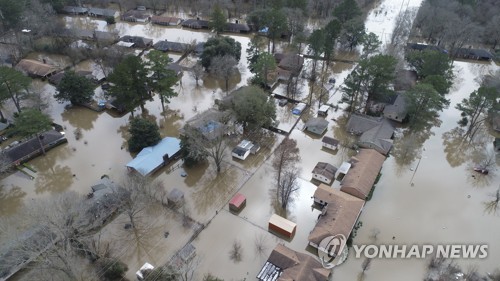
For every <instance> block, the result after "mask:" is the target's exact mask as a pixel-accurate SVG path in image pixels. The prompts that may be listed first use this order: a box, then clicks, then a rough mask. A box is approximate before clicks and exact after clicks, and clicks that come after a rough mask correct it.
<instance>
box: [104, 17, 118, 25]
mask: <svg viewBox="0 0 500 281" xmlns="http://www.w3.org/2000/svg"><path fill="white" fill-rule="evenodd" d="M106 23H107V24H115V23H116V20H115V18H114V17H106Z"/></svg>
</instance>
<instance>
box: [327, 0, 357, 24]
mask: <svg viewBox="0 0 500 281" xmlns="http://www.w3.org/2000/svg"><path fill="white" fill-rule="evenodd" d="M332 14H333V16H334V17H336V18H337V19H338V20H339V21H340V23H342V24H344V23H345V22H347V21H348V20H351V19H354V18H356V17H358V16H361V9H360V8H359V6H358V3H357V2H356V0H344V1H342V3H340V4H339V5H338V6H337V7H335V9H334V10H333V13H332Z"/></svg>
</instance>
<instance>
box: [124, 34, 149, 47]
mask: <svg viewBox="0 0 500 281" xmlns="http://www.w3.org/2000/svg"><path fill="white" fill-rule="evenodd" d="M120 42H124V43H127V44H119V45H123V46H124V47H129V48H140V49H146V48H149V47H151V46H153V39H149V38H145V37H142V36H130V35H125V36H123V37H121V38H120ZM120 42H118V43H120Z"/></svg>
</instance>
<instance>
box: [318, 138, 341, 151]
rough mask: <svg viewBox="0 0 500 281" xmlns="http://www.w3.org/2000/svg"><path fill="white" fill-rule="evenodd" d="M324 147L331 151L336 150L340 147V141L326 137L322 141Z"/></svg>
mask: <svg viewBox="0 0 500 281" xmlns="http://www.w3.org/2000/svg"><path fill="white" fill-rule="evenodd" d="M321 142H322V145H323V147H325V148H328V149H331V150H336V149H337V148H338V146H339V141H338V140H336V139H334V138H331V137H327V136H324V137H323V139H322V140H321Z"/></svg>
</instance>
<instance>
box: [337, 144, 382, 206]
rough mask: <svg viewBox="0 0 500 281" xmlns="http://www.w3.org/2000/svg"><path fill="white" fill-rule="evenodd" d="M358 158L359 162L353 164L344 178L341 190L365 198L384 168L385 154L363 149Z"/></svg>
mask: <svg viewBox="0 0 500 281" xmlns="http://www.w3.org/2000/svg"><path fill="white" fill-rule="evenodd" d="M356 159H358V162H356V163H353V165H352V166H351V169H350V170H349V172H348V173H347V175H346V176H345V177H344V179H343V180H342V183H341V186H342V187H341V188H340V190H341V191H344V192H346V193H349V194H351V195H353V196H356V197H358V198H361V199H363V200H365V199H366V197H367V196H368V194H369V193H370V190H371V189H372V187H373V184H374V183H375V179H376V178H377V175H378V173H379V172H380V169H382V165H383V164H384V161H385V156H384V155H382V154H380V153H378V152H377V151H376V150H374V149H361V150H360V151H359V153H358V154H357V155H356Z"/></svg>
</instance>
